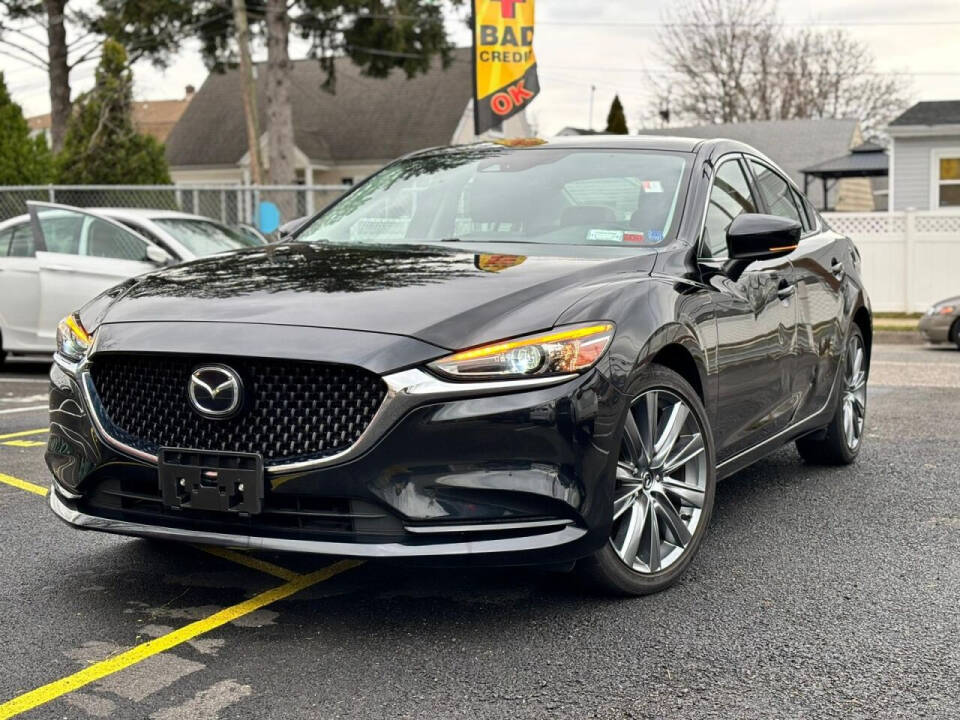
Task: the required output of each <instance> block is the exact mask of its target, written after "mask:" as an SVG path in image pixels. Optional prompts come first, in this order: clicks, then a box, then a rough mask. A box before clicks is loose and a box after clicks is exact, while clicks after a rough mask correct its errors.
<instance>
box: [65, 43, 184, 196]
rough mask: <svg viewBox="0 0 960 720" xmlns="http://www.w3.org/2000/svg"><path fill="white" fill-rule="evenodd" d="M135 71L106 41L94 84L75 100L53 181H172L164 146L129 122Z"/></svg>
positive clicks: (116, 45) (118, 49)
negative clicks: (131, 69)
mask: <svg viewBox="0 0 960 720" xmlns="http://www.w3.org/2000/svg"><path fill="white" fill-rule="evenodd" d="M132 100H133V76H132V74H131V72H130V70H129V68H128V67H127V53H126V51H125V50H124V49H123V46H122V45H120V43H118V42H116V41H114V40H107V41H106V42H105V43H104V44H103V54H102V55H101V58H100V65H99V67H98V68H97V74H96V83H95V85H94V87H93V90H91V91H90V92H89V93H87V94H86V95H83V96H82V97H81V98H79V99H78V100H77V102H76V103H75V109H74V113H73V116H72V117H71V118H70V123H69V125H68V126H67V136H66V139H65V140H64V145H63V152H61V153H60V155H58V156H57V159H56V176H57V182H59V183H62V184H66V185H151V184H165V183H169V182H170V174H169V172H168V168H167V161H166V159H165V158H164V156H163V145H161V144H160V143H158V142H157V141H156V140H155V139H154V138H152V137H150V136H149V135H141V134H139V133H138V132H137V131H136V129H135V128H134V126H133V115H132V109H131V105H132Z"/></svg>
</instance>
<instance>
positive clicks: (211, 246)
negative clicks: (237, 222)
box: [153, 218, 260, 257]
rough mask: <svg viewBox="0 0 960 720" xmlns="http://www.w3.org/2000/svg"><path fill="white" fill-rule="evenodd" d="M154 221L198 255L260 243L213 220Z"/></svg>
mask: <svg viewBox="0 0 960 720" xmlns="http://www.w3.org/2000/svg"><path fill="white" fill-rule="evenodd" d="M153 222H154V223H156V224H157V225H159V226H160V227H162V228H163V229H164V230H166V231H167V232H168V233H170V234H171V235H172V236H173V237H174V238H175V239H176V240H177V242H179V243H181V244H182V245H183V246H184V247H185V248H187V250H189V251H190V252H191V253H193V254H194V255H196V256H198V257H202V256H204V255H213V254H214V253H219V252H225V251H228V250H239V249H240V248H247V247H256V246H258V245H260V243H257V242H254V241H253V240H252V239H251V238H249V237H247V236H246V235H244V234H243V233H241V232H240V231H238V230H233V229H232V228H228V227H227V226H226V225H221V224H220V223H215V222H213V221H211V220H195V219H193V218H153Z"/></svg>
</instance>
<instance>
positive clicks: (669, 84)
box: [657, 0, 909, 137]
mask: <svg viewBox="0 0 960 720" xmlns="http://www.w3.org/2000/svg"><path fill="white" fill-rule="evenodd" d="M660 46H661V47H662V48H664V52H665V55H666V61H667V64H668V66H669V68H670V72H671V74H670V77H669V78H666V79H663V78H661V79H660V81H659V82H658V83H657V86H658V94H659V96H660V97H659V100H660V105H661V107H667V108H669V110H670V113H671V116H672V117H673V118H674V119H679V120H681V121H695V122H705V123H721V122H722V123H729V122H746V121H751V120H788V119H794V118H846V117H853V118H856V119H858V120H860V122H861V126H862V128H863V132H864V134H865V135H866V136H868V137H875V136H876V135H877V134H878V133H879V132H880V131H881V128H882V127H883V126H884V125H885V124H886V123H887V122H889V120H890V119H892V117H893V116H895V115H896V114H897V113H899V112H900V111H902V110H903V108H904V107H905V106H906V104H907V96H908V94H909V84H908V82H907V81H906V80H905V79H904V78H903V77H900V76H883V75H882V74H880V73H878V72H877V71H876V69H875V62H874V58H873V55H872V54H871V53H870V51H869V50H868V49H867V48H866V47H865V46H864V45H863V44H862V43H860V42H858V41H857V40H855V39H854V38H852V37H851V36H850V35H849V34H848V33H846V32H845V31H842V30H832V31H826V32H824V31H817V30H812V29H803V30H800V31H798V32H792V33H791V32H788V31H787V30H786V29H785V28H784V26H783V24H782V23H781V21H780V18H779V14H778V12H777V6H776V4H775V2H774V0H686V1H685V2H683V3H681V4H679V5H677V6H674V7H673V9H671V10H670V11H668V12H667V14H666V15H665V17H664V29H663V31H662V32H661V37H660Z"/></svg>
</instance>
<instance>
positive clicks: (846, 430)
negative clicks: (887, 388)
mask: <svg viewBox="0 0 960 720" xmlns="http://www.w3.org/2000/svg"><path fill="white" fill-rule="evenodd" d="M841 382H842V383H843V385H842V386H841V388H840V402H839V403H838V404H837V411H836V412H835V413H834V416H833V420H832V421H831V422H830V424H829V425H828V426H827V428H826V430H825V431H821V432H820V433H817V434H815V435H809V436H807V437H803V438H800V439H799V440H797V451H798V452H799V453H800V456H801V457H802V458H803V459H804V460H806V461H807V462H808V463H811V464H815V465H849V464H850V463H852V462H853V461H854V460H856V459H857V455H859V454H860V445H861V443H862V440H863V427H864V421H865V419H866V415H867V353H866V347H865V345H864V342H863V333H862V332H861V331H860V328H859V327H857V326H856V325H854V326H853V330H852V331H851V333H850V339H849V340H848V341H847V352H846V357H845V359H844V368H843V378H842V381H841Z"/></svg>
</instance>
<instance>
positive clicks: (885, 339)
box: [873, 330, 927, 345]
mask: <svg viewBox="0 0 960 720" xmlns="http://www.w3.org/2000/svg"><path fill="white" fill-rule="evenodd" d="M873 342H874V343H876V344H878V345H926V344H927V341H926V340H924V339H923V335H921V334H920V333H919V332H917V331H915V330H877V331H875V332H874V333H873Z"/></svg>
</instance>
